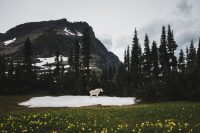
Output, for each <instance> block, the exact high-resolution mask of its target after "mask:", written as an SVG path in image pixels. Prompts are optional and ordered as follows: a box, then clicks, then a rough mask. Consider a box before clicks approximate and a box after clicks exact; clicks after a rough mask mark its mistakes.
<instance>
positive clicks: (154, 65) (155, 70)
mask: <svg viewBox="0 0 200 133" xmlns="http://www.w3.org/2000/svg"><path fill="white" fill-rule="evenodd" d="M151 59H152V76H153V78H155V79H158V76H159V66H158V48H157V44H156V42H155V41H153V43H152V48H151Z"/></svg>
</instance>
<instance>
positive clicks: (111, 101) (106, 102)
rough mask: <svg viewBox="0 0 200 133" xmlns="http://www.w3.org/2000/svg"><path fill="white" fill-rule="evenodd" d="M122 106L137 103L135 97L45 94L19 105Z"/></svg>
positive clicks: (32, 106)
mask: <svg viewBox="0 0 200 133" xmlns="http://www.w3.org/2000/svg"><path fill="white" fill-rule="evenodd" d="M99 104H100V105H102V106H122V105H132V104H135V98H134V97H108V96H99V97H95V96H57V97H52V96H44V97H33V98H31V99H30V100H28V101H26V102H22V103H19V105H22V106H27V107H29V108H37V107H83V106H91V105H99Z"/></svg>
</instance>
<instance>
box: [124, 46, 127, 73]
mask: <svg viewBox="0 0 200 133" xmlns="http://www.w3.org/2000/svg"><path fill="white" fill-rule="evenodd" d="M124 67H125V68H124V69H125V71H127V54H126V50H125V51H124Z"/></svg>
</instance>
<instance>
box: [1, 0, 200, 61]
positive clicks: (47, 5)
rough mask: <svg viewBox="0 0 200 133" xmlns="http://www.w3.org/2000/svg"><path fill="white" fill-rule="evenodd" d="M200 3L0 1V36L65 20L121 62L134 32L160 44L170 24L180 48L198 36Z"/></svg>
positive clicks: (192, 0) (168, 0) (169, 0)
mask: <svg viewBox="0 0 200 133" xmlns="http://www.w3.org/2000/svg"><path fill="white" fill-rule="evenodd" d="M199 12H200V0H0V18H1V19H0V32H1V33H4V32H6V31H7V30H8V29H10V28H12V27H14V26H16V25H18V24H21V23H26V22H33V21H43V20H55V19H61V18H66V19H67V20H68V21H71V22H73V21H86V22H87V23H89V25H91V26H92V27H93V29H94V32H95V34H96V36H97V38H99V39H100V40H101V41H102V42H103V43H104V45H105V46H106V47H107V48H108V50H110V51H112V52H114V53H115V54H116V55H118V56H119V58H120V59H121V60H123V53H124V50H125V48H126V47H127V45H131V44H132V37H133V32H134V28H137V30H138V34H139V39H140V44H141V45H143V40H144V35H145V33H147V34H148V35H149V37H150V40H151V42H152V40H156V41H157V43H158V44H159V40H160V34H161V27H162V25H166V26H167V24H170V25H171V26H172V29H173V30H174V33H175V38H176V41H177V44H178V45H179V47H180V48H185V45H186V44H188V43H189V42H190V40H191V39H194V41H195V42H196V45H197V40H198V38H199V36H200V14H199Z"/></svg>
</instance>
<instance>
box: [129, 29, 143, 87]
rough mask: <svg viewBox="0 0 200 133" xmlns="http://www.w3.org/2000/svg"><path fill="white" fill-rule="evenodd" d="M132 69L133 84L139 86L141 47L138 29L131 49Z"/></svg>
mask: <svg viewBox="0 0 200 133" xmlns="http://www.w3.org/2000/svg"><path fill="white" fill-rule="evenodd" d="M130 70H131V74H132V81H133V85H134V86H135V88H138V85H140V84H141V47H140V45H139V40H138V37H137V31H136V29H135V34H134V37H133V44H132V50H131V68H130Z"/></svg>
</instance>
